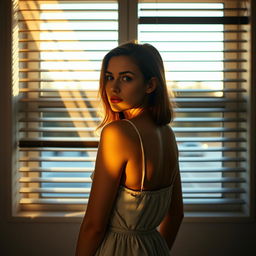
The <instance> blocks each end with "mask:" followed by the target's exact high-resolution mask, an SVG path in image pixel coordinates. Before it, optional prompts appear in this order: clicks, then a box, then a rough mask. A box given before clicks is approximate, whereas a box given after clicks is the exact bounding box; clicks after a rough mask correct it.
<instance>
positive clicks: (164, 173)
mask: <svg viewBox="0 0 256 256" xmlns="http://www.w3.org/2000/svg"><path fill="white" fill-rule="evenodd" d="M125 121H127V120H125ZM125 121H124V120H123V121H119V122H120V125H122V128H123V129H124V133H125V134H126V135H127V137H128V138H129V140H128V142H127V141H126V143H125V146H124V147H125V151H127V152H128V156H129V158H128V161H127V163H126V166H125V168H124V171H123V175H122V179H121V185H123V186H125V187H127V188H130V189H133V190H140V188H141V184H143V190H157V189H161V188H164V187H167V186H169V185H170V184H171V183H172V180H173V177H174V175H175V174H176V173H177V161H178V153H177V145H176V140H175V136H174V133H173V131H172V129H171V128H170V127H169V126H157V125H155V124H154V123H153V122H151V121H150V119H149V120H147V121H146V122H145V120H143V119H142V120H141V119H132V120H128V121H129V123H128V122H125ZM121 122H122V124H121ZM130 122H132V123H130ZM134 126H135V127H134ZM136 130H137V131H136ZM140 140H141V141H142V147H143V149H144V152H143V150H142V148H141V144H140ZM143 153H144V157H145V177H143Z"/></svg>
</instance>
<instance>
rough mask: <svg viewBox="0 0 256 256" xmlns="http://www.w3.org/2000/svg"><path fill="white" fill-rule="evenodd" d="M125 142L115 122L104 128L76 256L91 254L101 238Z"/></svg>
mask: <svg viewBox="0 0 256 256" xmlns="http://www.w3.org/2000/svg"><path fill="white" fill-rule="evenodd" d="M124 143H125V141H124V136H123V132H122V130H121V129H120V125H119V123H118V122H113V123H111V124H109V125H107V126H105V127H104V129H103V130H102V133H101V139H100V143H99V149H98V153H97V158H96V165H95V172H94V179H93V184H92V189H91V193H90V198H89V202H88V205H87V210H86V214H85V216H84V219H83V222H82V224H81V227H80V232H79V236H78V241H77V247H76V254H75V255H76V256H91V255H94V254H95V252H96V250H97V248H98V247H99V245H100V244H101V242H102V240H103V238H104V235H105V232H106V228H107V225H108V222H109V217H110V214H111V210H112V208H113V204H114V201H115V198H116V194H117V191H118V187H119V185H120V178H121V175H122V170H123V168H124V166H125V164H126V162H127V154H126V151H125V147H124V146H123V145H124Z"/></svg>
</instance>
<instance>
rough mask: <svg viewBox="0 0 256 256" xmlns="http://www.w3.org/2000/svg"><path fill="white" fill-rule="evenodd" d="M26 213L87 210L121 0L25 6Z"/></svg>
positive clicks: (22, 131)
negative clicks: (101, 89)
mask: <svg viewBox="0 0 256 256" xmlns="http://www.w3.org/2000/svg"><path fill="white" fill-rule="evenodd" d="M19 44H20V95H21V98H20V113H19V136H20V158H19V162H20V164H19V172H20V179H19V183H20V190H19V192H20V198H21V199H20V208H21V210H26V211H28V210H31V211H34V210H41V211H42V210H56V211H61V210H83V209H84V207H85V205H86V202H87V199H88V196H89V192H90V186H91V179H90V174H91V172H92V170H93V168H94V161H95V156H96V150H97V141H98V136H97V134H96V133H95V131H94V130H95V127H96V126H97V124H98V123H99V121H100V118H99V116H98V114H97V111H98V106H99V101H98V98H97V91H98V79H99V75H100V68H101V60H102V58H103V56H104V55H105V54H106V53H107V52H108V51H109V50H110V49H112V48H114V47H115V46H117V45H118V3H117V2H116V1H19Z"/></svg>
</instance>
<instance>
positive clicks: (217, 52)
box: [138, 1, 248, 216]
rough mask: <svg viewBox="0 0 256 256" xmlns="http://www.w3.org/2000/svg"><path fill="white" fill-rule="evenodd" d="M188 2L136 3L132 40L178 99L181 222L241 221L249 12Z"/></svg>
mask: <svg viewBox="0 0 256 256" xmlns="http://www.w3.org/2000/svg"><path fill="white" fill-rule="evenodd" d="M167 2H169V3H167ZM173 2H175V1H173ZM189 2H190V3H171V1H140V4H139V8H138V9H139V26H138V37H139V40H140V42H142V43H151V44H153V45H154V46H156V48H157V49H159V50H160V52H161V55H162V57H163V60H164V63H165V68H166V77H167V84H168V86H169V88H172V89H174V91H175V93H176V99H175V100H176V102H177V105H178V108H177V110H176V118H175V122H174V131H175V133H176V136H177V141H178V144H179V151H180V166H181V177H182V188H183V198H184V203H185V211H186V212H187V216H188V215H190V214H191V215H193V214H195V212H197V214H198V213H199V212H201V213H205V214H206V213H208V214H209V213H213V212H215V214H217V213H220V212H221V213H222V214H224V212H225V213H226V214H230V213H232V214H234V215H236V214H237V215H240V214H243V212H244V208H243V207H244V206H245V205H246V203H247V201H246V193H247V191H248V190H247V189H248V187H247V184H246V183H247V182H248V181H247V179H246V175H245V173H246V171H247V170H246V168H245V162H246V157H245V156H244V154H243V153H244V152H245V151H246V146H245V144H246V132H247V129H246V87H247V83H248V79H247V72H248V70H247V59H246V56H247V52H248V40H247V36H246V35H247V32H248V31H247V29H248V28H247V25H246V24H248V17H247V16H246V14H247V9H246V5H245V2H243V1H211V2H208V1H207V3H206V2H203V1H197V2H196V3H193V1H189ZM214 2H215V3H214ZM213 215H214V214H213Z"/></svg>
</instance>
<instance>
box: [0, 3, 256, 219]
mask: <svg viewBox="0 0 256 256" xmlns="http://www.w3.org/2000/svg"><path fill="white" fill-rule="evenodd" d="M13 2H14V4H15V3H17V1H13ZM121 2H122V1H121ZM135 2H137V1H135V0H132V1H128V0H127V1H126V0H125V1H123V3H126V6H128V5H129V4H131V5H134V4H135ZM191 2H192V1H191ZM6 5H7V7H6V8H7V9H8V10H9V15H10V14H11V13H12V12H11V7H12V1H11V0H9V1H6ZM124 6H125V4H124V5H123V10H125V8H124ZM136 6H137V5H136ZM120 8H121V5H120ZM254 8H255V5H254ZM120 10H121V9H120ZM128 10H129V12H128V13H129V14H128V15H126V16H127V17H126V19H128V17H132V16H134V15H135V11H134V8H128ZM254 11H255V9H254ZM136 16H137V10H136V15H135V17H136ZM3 17H4V16H3ZM11 17H12V16H9V19H7V26H6V27H5V29H3V30H2V31H1V34H2V35H3V37H1V38H9V39H10V41H8V40H6V41H5V45H4V47H1V49H8V51H6V52H4V53H3V56H4V58H3V61H4V63H8V64H7V65H3V66H4V67H5V69H3V70H2V72H1V73H0V74H1V76H3V78H4V79H3V81H4V82H5V84H9V85H10V87H7V88H5V89H6V91H4V93H3V94H2V95H1V96H0V98H1V103H2V104H3V108H1V117H6V114H8V118H7V122H6V124H5V125H4V126H3V127H1V131H2V132H1V134H5V135H6V136H2V137H3V138H2V140H3V141H4V142H5V143H4V144H5V145H7V147H6V149H7V150H6V152H4V154H3V155H4V156H6V157H5V158H4V162H3V165H4V168H6V169H7V170H8V169H9V170H11V169H12V172H8V175H7V176H8V177H7V180H8V184H9V185H10V186H9V189H7V191H8V192H9V194H8V199H7V202H8V204H7V211H8V216H9V218H10V220H12V221H13V220H16V221H17V220H18V221H32V222H34V221H49V220H50V221H61V222H63V221H65V222H66V221H67V222H69V221H71V222H73V221H77V222H79V221H80V219H81V217H82V216H81V214H78V213H77V214H74V215H72V213H70V215H69V213H68V214H67V213H64V212H63V214H62V215H60V214H59V213H58V214H56V213H54V212H53V213H52V214H49V213H42V214H40V216H39V215H38V216H36V217H35V218H31V217H30V214H29V213H17V212H16V210H17V205H16V203H15V200H14V201H13V199H14V198H16V193H17V190H18V188H16V187H15V185H16V183H15V179H17V178H18V176H16V174H15V173H16V167H17V166H16V163H17V162H16V159H17V151H16V150H15V149H13V145H17V131H16V122H17V120H16V118H17V109H16V106H17V101H18V98H19V97H18V95H15V97H12V102H11V101H10V100H8V96H9V97H10V96H11V95H13V93H14V92H15V91H16V90H17V77H16V76H17V70H15V68H14V67H16V68H17V62H16V61H17V60H15V59H12V56H11V55H12V54H11V52H13V51H15V49H16V48H15V47H16V46H17V45H16V44H15V40H14V41H13V42H14V43H13V45H12V47H13V49H11V46H10V45H8V44H6V42H11V41H12V40H11V39H15V38H16V37H17V34H15V31H13V27H12V26H15V20H13V23H12V24H11ZM251 22H252V25H251V26H252V27H254V28H255V16H254V19H253V20H252V21H251ZM2 24H5V23H2ZM136 24H137V22H136V21H135V19H134V22H133V25H132V24H129V33H128V35H126V38H128V40H129V38H133V35H134V34H135V31H137V26H136V28H135V26H134V25H136ZM122 26H127V23H126V22H123V25H122V24H121V23H120V28H121V27H122ZM11 32H12V33H11ZM120 34H121V33H120ZM251 34H252V40H253V41H255V29H254V30H253V29H251ZM120 38H122V40H123V41H127V40H125V39H124V38H125V35H121V36H120ZM1 41H2V40H1ZM120 42H122V41H121V39H120ZM250 46H251V63H248V65H249V66H250V70H251V71H252V70H254V69H253V68H255V66H256V65H255V62H256V60H255V54H254V55H253V53H255V46H254V45H253V43H252V42H251V45H250ZM249 59H250V58H249ZM11 70H12V71H15V72H14V73H13V74H12V72H11ZM249 74H250V80H251V83H249V87H250V88H248V95H247V96H248V99H249V100H248V107H249V111H248V115H247V117H248V120H249V121H248V127H249V131H248V133H247V138H248V139H247V141H248V142H249V143H248V144H247V148H248V151H247V152H246V153H247V155H248V164H249V166H248V176H249V177H250V182H249V183H250V184H249V185H250V188H249V190H250V198H249V201H250V205H251V207H250V209H249V211H250V212H249V214H248V217H242V218H241V217H223V216H221V217H219V216H216V218H214V217H207V216H198V215H197V216H190V217H185V221H188V222H190V221H192V222H193V221H209V220H210V221H218V222H219V221H244V220H246V221H248V220H252V219H253V218H254V214H255V213H254V209H255V200H254V198H255V196H254V195H255V193H253V192H254V191H255V186H254V183H255V174H254V170H255V163H254V161H253V160H254V159H253V152H254V153H255V152H256V149H255V145H256V143H255V141H256V137H255V134H254V133H253V131H254V130H255V128H256V124H255V120H256V118H255V116H256V113H255V107H256V102H255V99H256V89H255V88H253V84H255V80H256V79H255V74H253V72H249ZM3 109H4V110H5V111H3ZM10 127H12V128H11V129H10ZM8 145H9V146H8ZM13 173H14V175H13ZM49 217H50V218H49ZM67 217H68V218H67Z"/></svg>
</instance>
